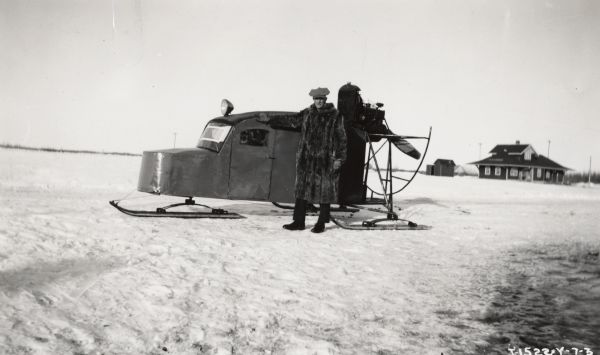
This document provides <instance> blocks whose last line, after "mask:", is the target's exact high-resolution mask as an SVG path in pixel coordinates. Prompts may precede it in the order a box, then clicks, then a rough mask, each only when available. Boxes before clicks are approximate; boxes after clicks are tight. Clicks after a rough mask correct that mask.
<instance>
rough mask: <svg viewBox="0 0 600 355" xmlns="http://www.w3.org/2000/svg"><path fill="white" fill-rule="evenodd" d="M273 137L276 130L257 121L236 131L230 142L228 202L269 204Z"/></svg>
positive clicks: (249, 122) (247, 123)
mask: <svg viewBox="0 0 600 355" xmlns="http://www.w3.org/2000/svg"><path fill="white" fill-rule="evenodd" d="M274 136H275V135H274V132H273V129H271V128H270V127H269V126H267V125H265V124H261V123H258V122H256V120H255V119H250V120H247V121H243V122H241V123H240V124H239V125H238V126H237V127H236V129H235V133H234V135H233V137H232V138H233V141H232V142H231V165H230V170H229V198H231V199H242V200H261V201H266V200H268V198H269V191H270V187H271V169H272V165H273V141H274V139H275V137H274Z"/></svg>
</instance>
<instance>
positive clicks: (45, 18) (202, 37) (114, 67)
mask: <svg viewBox="0 0 600 355" xmlns="http://www.w3.org/2000/svg"><path fill="white" fill-rule="evenodd" d="M0 48H2V53H1V54H0V143H10V144H22V145H27V146H36V147H57V148H65V149H90V150H104V151H121V152H132V153H141V152H142V151H144V150H151V149H159V148H171V147H173V146H177V147H193V146H195V144H196V142H197V140H198V137H199V136H200V134H201V133H202V130H203V128H204V126H205V125H206V123H207V122H208V120H210V119H212V118H214V117H217V116H220V102H221V99H223V98H227V99H229V100H230V101H231V102H233V104H234V106H235V110H234V113H241V112H248V111H257V110H284V111H295V110H300V109H302V108H304V107H306V106H308V105H309V104H311V100H310V97H309V96H308V92H309V91H310V89H311V88H314V87H317V86H322V87H328V88H329V89H330V90H331V92H332V94H331V95H330V98H329V101H330V102H334V103H336V102H337V91H338V89H339V87H341V86H342V85H344V84H346V83H347V82H352V83H353V84H355V85H358V86H359V87H360V88H361V89H362V95H363V98H364V99H366V100H368V101H370V102H372V103H375V102H382V103H384V104H385V106H384V109H385V110H386V117H387V119H388V123H389V124H390V126H391V128H392V130H393V131H394V132H395V133H398V134H405V135H424V134H427V132H428V130H429V127H432V132H433V133H432V139H431V145H430V149H429V153H428V156H427V159H426V163H431V162H433V161H434V160H435V159H437V158H443V159H453V160H454V161H455V162H456V163H457V164H465V163H469V162H473V161H476V160H478V159H479V158H484V157H486V156H488V154H487V153H488V152H489V151H490V150H491V149H492V148H493V147H494V146H495V145H496V144H510V143H514V142H515V141H516V140H519V141H520V142H521V143H529V144H532V145H533V147H534V149H535V150H536V151H537V152H538V153H540V154H544V155H547V154H548V151H549V155H550V158H551V159H553V160H555V161H556V162H558V163H559V164H562V165H564V166H566V167H568V168H571V169H574V170H576V171H587V169H588V166H589V162H590V157H591V158H592V169H593V170H596V171H598V170H600V143H598V139H597V137H598V136H599V135H600V117H599V113H600V65H598V63H600V2H598V1H594V0H568V1H567V0H563V1H554V0H553V1H541V0H539V1H538V0H525V1H524V0H514V1H486V0H457V1H432V0H424V1H415V0H413V1H391V0H390V1H355V0H348V1H327V2H325V1H313V0H307V1H287V0H277V1H275V0H266V1H247V0H246V1H217V0H202V1H188V0H180V1H177V2H169V1H158V0H153V1H147V0H112V1H111V0H106V1H83V0H71V1H67V0H28V1H20V0H0Z"/></svg>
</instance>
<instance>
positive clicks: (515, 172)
mask: <svg viewBox="0 0 600 355" xmlns="http://www.w3.org/2000/svg"><path fill="white" fill-rule="evenodd" d="M518 175H519V170H517V169H515V168H510V176H512V177H516V176H518Z"/></svg>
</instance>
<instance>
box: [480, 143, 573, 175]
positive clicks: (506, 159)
mask: <svg viewBox="0 0 600 355" xmlns="http://www.w3.org/2000/svg"><path fill="white" fill-rule="evenodd" d="M497 147H498V146H497ZM470 164H474V165H501V166H506V165H509V166H526V167H529V166H532V167H541V168H549V169H557V170H570V169H569V168H566V167H564V166H562V165H560V164H558V163H557V162H555V161H553V160H550V159H549V158H546V157H545V156H543V155H540V154H533V155H532V156H531V160H525V157H524V156H522V155H508V154H506V155H501V156H498V155H492V156H491V157H487V158H485V159H482V160H479V161H476V162H472V163H470Z"/></svg>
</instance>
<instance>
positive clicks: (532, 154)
mask: <svg viewBox="0 0 600 355" xmlns="http://www.w3.org/2000/svg"><path fill="white" fill-rule="evenodd" d="M490 154H491V156H490V157H487V158H485V159H483V160H479V161H476V162H473V163H471V164H474V165H476V166H477V168H478V169H479V178H481V179H501V180H525V181H543V182H552V183H563V182H564V177H565V172H566V171H567V170H569V168H565V167H564V166H562V165H560V164H558V163H556V162H554V161H552V160H550V159H549V158H547V157H545V156H543V155H541V154H538V153H536V151H535V150H534V149H533V147H532V146H531V145H530V144H521V143H520V142H519V141H517V142H516V143H515V144H499V145H497V146H495V147H494V149H492V150H491V151H490Z"/></svg>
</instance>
